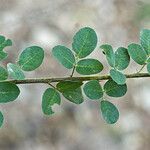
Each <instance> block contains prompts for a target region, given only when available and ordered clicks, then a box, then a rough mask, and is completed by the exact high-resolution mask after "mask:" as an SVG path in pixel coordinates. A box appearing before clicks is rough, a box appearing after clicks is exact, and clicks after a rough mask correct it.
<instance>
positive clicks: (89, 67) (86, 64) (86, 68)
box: [76, 59, 103, 75]
mask: <svg viewBox="0 0 150 150" xmlns="http://www.w3.org/2000/svg"><path fill="white" fill-rule="evenodd" d="M102 70H103V65H102V63H101V62H99V61H98V60H96V59H83V60H80V61H79V62H78V63H77V66H76V71H77V72H78V73H79V74H82V75H90V74H96V73H99V72H101V71H102Z"/></svg>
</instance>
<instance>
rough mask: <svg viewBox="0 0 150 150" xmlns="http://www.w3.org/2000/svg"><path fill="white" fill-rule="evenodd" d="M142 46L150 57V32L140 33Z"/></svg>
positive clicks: (146, 30)
mask: <svg viewBox="0 0 150 150" xmlns="http://www.w3.org/2000/svg"><path fill="white" fill-rule="evenodd" d="M140 41H141V45H142V47H143V48H144V50H145V51H146V53H147V54H148V55H150V30H149V29H143V30H142V31H141V32H140Z"/></svg>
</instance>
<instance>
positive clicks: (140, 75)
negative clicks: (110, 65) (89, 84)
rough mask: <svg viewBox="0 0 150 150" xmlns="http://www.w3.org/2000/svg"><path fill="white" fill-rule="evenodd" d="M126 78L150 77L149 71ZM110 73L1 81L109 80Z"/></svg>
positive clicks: (28, 82) (19, 82)
mask: <svg viewBox="0 0 150 150" xmlns="http://www.w3.org/2000/svg"><path fill="white" fill-rule="evenodd" d="M125 76H126V78H143V77H150V74H148V73H134V74H125ZM110 78H111V77H110V75H101V76H85V77H83V76H82V77H62V78H28V79H24V80H7V81H0V83H1V82H11V83H15V84H31V83H45V84H50V83H52V82H59V81H89V80H108V79H110Z"/></svg>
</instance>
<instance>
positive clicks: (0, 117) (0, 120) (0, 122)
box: [0, 111, 4, 128]
mask: <svg viewBox="0 0 150 150" xmlns="http://www.w3.org/2000/svg"><path fill="white" fill-rule="evenodd" d="M3 122H4V116H3V114H2V112H1V111H0V128H1V127H2V125H3Z"/></svg>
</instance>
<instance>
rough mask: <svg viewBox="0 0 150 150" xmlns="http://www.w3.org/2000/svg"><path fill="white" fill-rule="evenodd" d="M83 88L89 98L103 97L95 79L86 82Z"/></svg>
mask: <svg viewBox="0 0 150 150" xmlns="http://www.w3.org/2000/svg"><path fill="white" fill-rule="evenodd" d="M83 90H84V93H85V95H86V96H87V97H88V98H90V99H100V98H101V97H103V89H102V87H101V85H100V84H99V81H97V80H92V81H89V82H87V83H86V84H85V85H84V88H83Z"/></svg>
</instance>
